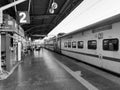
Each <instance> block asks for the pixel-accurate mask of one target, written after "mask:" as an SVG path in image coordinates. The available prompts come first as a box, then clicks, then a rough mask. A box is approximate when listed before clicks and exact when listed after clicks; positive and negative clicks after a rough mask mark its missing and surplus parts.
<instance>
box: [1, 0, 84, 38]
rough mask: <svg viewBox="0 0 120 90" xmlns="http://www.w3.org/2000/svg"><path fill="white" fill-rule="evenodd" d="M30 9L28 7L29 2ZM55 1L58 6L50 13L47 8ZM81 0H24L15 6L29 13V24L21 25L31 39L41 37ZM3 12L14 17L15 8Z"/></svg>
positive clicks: (8, 0) (11, 0) (18, 9)
mask: <svg viewBox="0 0 120 90" xmlns="http://www.w3.org/2000/svg"><path fill="white" fill-rule="evenodd" d="M13 1H14V0H0V3H1V5H0V6H2V5H5V4H7V3H10V2H13ZM30 1H31V3H30V9H29V2H30ZM53 1H54V2H56V3H57V4H58V8H57V9H55V10H54V13H53V14H51V13H50V12H49V9H50V8H51V5H52V3H53ZM82 1H83V0H26V1H25V2H24V3H22V4H19V5H17V6H16V10H17V11H28V10H29V13H30V21H31V22H30V24H24V25H22V27H23V29H24V30H25V34H26V35H28V36H30V37H32V39H38V38H43V37H44V36H45V35H47V34H48V33H49V32H50V31H51V30H52V29H53V28H54V27H56V26H57V25H58V24H59V23H60V22H61V21H62V20H63V19H64V18H65V17H66V16H67V15H69V14H70V13H71V11H73V10H74V9H75V8H76V7H77V6H78V5H79V4H80V3H81V2H82ZM5 13H8V14H10V15H11V16H13V17H16V14H15V8H14V7H12V8H10V9H8V10H6V11H5Z"/></svg>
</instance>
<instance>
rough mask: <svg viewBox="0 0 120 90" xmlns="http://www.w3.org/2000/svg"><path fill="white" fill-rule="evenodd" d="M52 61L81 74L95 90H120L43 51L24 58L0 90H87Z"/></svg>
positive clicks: (49, 52)
mask: <svg viewBox="0 0 120 90" xmlns="http://www.w3.org/2000/svg"><path fill="white" fill-rule="evenodd" d="M55 60H58V61H60V62H62V63H63V64H64V65H66V66H68V67H69V68H70V69H71V70H73V71H82V74H83V78H85V79H86V80H87V81H88V82H90V83H91V84H92V85H94V86H95V87H97V88H98V90H120V85H119V84H117V83H114V82H112V81H110V80H108V79H106V78H104V77H102V76H100V75H98V74H95V73H93V72H90V71H89V70H86V69H84V68H82V67H81V66H79V65H78V64H77V65H75V63H73V62H72V61H71V62H70V59H69V58H68V57H65V56H62V55H59V54H56V53H54V52H51V51H48V50H45V49H42V50H40V51H35V52H34V53H33V54H31V55H28V56H26V57H25V59H24V61H23V62H22V63H21V64H20V65H19V66H18V68H16V69H15V71H14V73H13V74H12V75H11V76H10V77H8V78H7V79H6V80H3V81H0V90H88V88H86V87H85V86H84V85H83V84H81V83H80V82H78V81H77V80H76V79H75V78H73V76H71V75H70V74H69V73H68V72H66V70H65V69H64V68H63V67H61V66H60V65H59V63H57V62H56V61H55Z"/></svg>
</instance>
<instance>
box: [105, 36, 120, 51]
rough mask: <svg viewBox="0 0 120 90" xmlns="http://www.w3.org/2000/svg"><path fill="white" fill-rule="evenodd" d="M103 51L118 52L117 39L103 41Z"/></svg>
mask: <svg viewBox="0 0 120 90" xmlns="http://www.w3.org/2000/svg"><path fill="white" fill-rule="evenodd" d="M115 40H116V41H115ZM106 44H107V45H106ZM110 45H111V46H110ZM103 50H105V51H118V50H119V40H118V38H112V39H103Z"/></svg>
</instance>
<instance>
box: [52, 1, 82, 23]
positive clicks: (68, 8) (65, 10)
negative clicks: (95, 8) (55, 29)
mask: <svg viewBox="0 0 120 90" xmlns="http://www.w3.org/2000/svg"><path fill="white" fill-rule="evenodd" d="M82 1H83V0H75V1H74V0H72V1H71V0H67V1H66V2H65V4H64V5H63V7H62V9H61V10H60V11H59V16H57V17H56V18H55V19H54V21H56V23H55V24H56V25H57V24H58V23H59V21H58V20H62V18H63V19H64V18H65V17H66V16H67V15H68V14H69V13H70V12H71V11H72V10H74V9H75V8H76V7H77V6H78V5H79V4H80V3H81V2H82ZM76 2H77V4H76ZM71 7H72V9H71ZM65 14H66V15H65ZM63 15H64V17H63ZM54 21H53V22H54Z"/></svg>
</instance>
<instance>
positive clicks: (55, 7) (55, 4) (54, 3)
mask: <svg viewBox="0 0 120 90" xmlns="http://www.w3.org/2000/svg"><path fill="white" fill-rule="evenodd" d="M52 8H53V9H57V8H58V4H57V3H56V2H54V1H53V3H52Z"/></svg>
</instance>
